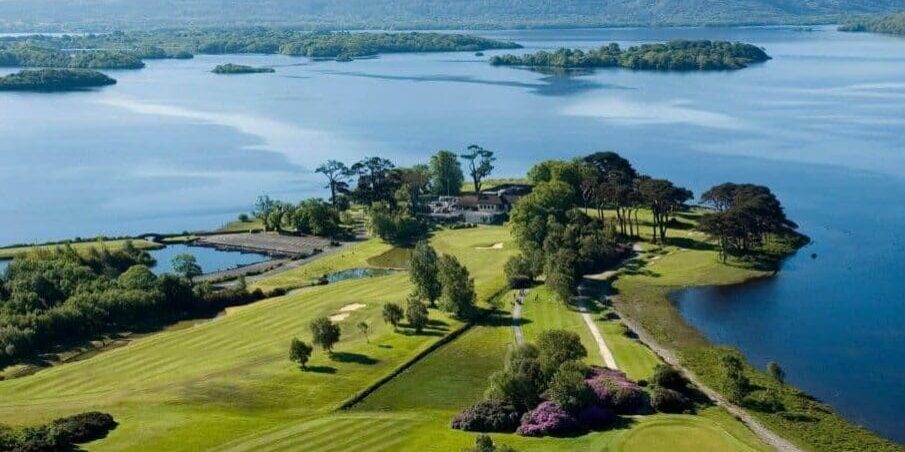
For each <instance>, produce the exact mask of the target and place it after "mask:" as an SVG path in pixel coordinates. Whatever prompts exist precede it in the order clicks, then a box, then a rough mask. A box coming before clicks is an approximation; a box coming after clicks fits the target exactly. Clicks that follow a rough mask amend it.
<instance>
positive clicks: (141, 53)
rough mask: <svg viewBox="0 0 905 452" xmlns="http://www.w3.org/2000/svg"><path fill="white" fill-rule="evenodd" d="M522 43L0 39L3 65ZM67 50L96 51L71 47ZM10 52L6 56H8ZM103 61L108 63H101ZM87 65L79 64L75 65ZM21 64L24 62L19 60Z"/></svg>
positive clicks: (460, 39) (163, 35)
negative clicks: (196, 55) (197, 55)
mask: <svg viewBox="0 0 905 452" xmlns="http://www.w3.org/2000/svg"><path fill="white" fill-rule="evenodd" d="M520 47H521V46H519V45H518V44H515V43H512V42H503V41H497V40H493V39H486V38H482V37H479V36H473V35H465V34H452V33H419V32H411V33H376V32H364V33H344V32H328V31H320V32H304V31H295V30H287V29H275V28H260V27H259V28H242V29H224V28H220V29H194V30H155V31H133V32H114V33H104V34H81V35H76V34H74V35H62V36H59V35H40V36H35V35H32V36H27V37H7V38H0V49H4V48H5V50H0V65H9V66H42V67H87V68H100V67H105V68H112V66H110V65H113V64H117V65H118V68H129V69H132V68H138V67H143V66H144V63H142V62H141V59H142V58H148V59H161V58H178V59H182V58H191V56H192V55H194V54H205V55H222V54H245V53H265V54H275V53H280V54H283V55H290V56H305V57H311V58H337V57H341V56H343V57H366V56H374V55H377V54H381V53H405V52H458V51H469V52H473V51H478V50H489V49H517V48H520ZM65 49H86V50H90V51H80V52H69V51H65ZM4 55H5V58H4ZM101 61H103V62H104V63H103V64H105V66H97V64H101V63H100V62H101ZM75 62H78V64H82V66H73V64H76V63H75ZM13 63H18V64H13Z"/></svg>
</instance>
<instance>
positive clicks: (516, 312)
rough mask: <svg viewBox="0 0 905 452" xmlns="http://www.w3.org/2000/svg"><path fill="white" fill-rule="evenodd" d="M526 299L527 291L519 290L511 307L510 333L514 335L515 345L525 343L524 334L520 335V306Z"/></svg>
mask: <svg viewBox="0 0 905 452" xmlns="http://www.w3.org/2000/svg"><path fill="white" fill-rule="evenodd" d="M527 297H528V289H521V290H519V291H518V294H517V295H516V297H515V305H514V306H513V307H512V332H513V333H515V343H516V344H517V345H522V344H524V343H525V334H524V333H522V304H524V303H525V298H527Z"/></svg>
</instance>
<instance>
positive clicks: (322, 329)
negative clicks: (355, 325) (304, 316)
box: [309, 317, 341, 353]
mask: <svg viewBox="0 0 905 452" xmlns="http://www.w3.org/2000/svg"><path fill="white" fill-rule="evenodd" d="M309 327H310V329H311V336H312V337H313V339H312V342H314V345H319V346H320V347H321V348H323V349H324V351H326V352H329V353H332V352H333V346H334V345H336V343H337V342H339V337H340V334H341V331H340V329H339V325H337V324H335V323H333V322H331V321H330V319H328V318H326V317H320V318H317V319H314V320H312V321H311V324H310V325H309Z"/></svg>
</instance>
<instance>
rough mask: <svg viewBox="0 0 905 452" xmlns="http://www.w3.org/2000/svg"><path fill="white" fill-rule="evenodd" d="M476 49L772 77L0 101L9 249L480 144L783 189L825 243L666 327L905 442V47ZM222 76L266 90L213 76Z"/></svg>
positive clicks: (583, 40) (430, 84) (801, 33)
mask: <svg viewBox="0 0 905 452" xmlns="http://www.w3.org/2000/svg"><path fill="white" fill-rule="evenodd" d="M480 34H482V35H484V36H488V37H497V38H501V39H510V40H515V41H517V42H519V43H522V44H523V45H525V46H526V49H524V50H523V51H525V52H529V51H533V50H536V49H555V48H557V47H560V46H568V47H582V48H590V47H594V46H598V45H601V44H604V43H607V42H610V41H617V42H619V43H620V44H622V45H631V44H637V43H641V42H651V41H662V40H667V39H672V38H689V39H703V38H708V39H728V40H740V41H746V42H751V43H754V44H758V45H761V46H764V47H765V48H766V49H767V51H768V53H769V54H770V55H772V56H773V57H774V59H773V60H772V61H770V62H767V63H765V64H762V65H757V66H754V67H751V68H749V69H745V70H742V71H737V72H711V73H650V72H632V71H628V70H622V69H607V70H598V71H595V72H592V73H584V74H573V75H572V76H555V75H545V74H542V73H538V72H532V71H527V70H522V69H516V68H508V67H491V66H490V65H488V64H486V62H485V60H486V58H487V57H490V56H491V55H493V54H495V53H499V52H485V53H486V54H487V57H476V56H474V55H472V54H471V53H439V54H417V55H385V56H382V57H380V58H375V59H367V60H359V61H355V62H351V63H338V62H332V61H330V62H311V61H308V60H307V59H304V58H291V57H284V56H279V55H243V56H201V57H198V58H196V59H194V60H187V61H149V62H148V67H147V68H146V69H143V70H139V71H108V72H109V73H110V75H111V76H113V77H115V78H116V79H118V81H119V84H117V85H116V86H112V87H108V88H104V89H101V90H98V91H91V92H79V93H61V94H29V93H16V94H9V93H8V94H2V95H0V136H2V137H3V140H0V199H3V202H2V204H0V213H2V214H4V216H5V217H7V218H11V219H15V220H14V221H7V222H6V223H5V226H4V228H3V229H2V230H0V243H10V242H35V241H44V240H51V239H64V238H68V237H72V236H76V235H80V236H83V237H84V236H93V235H97V234H105V235H119V234H129V233H141V232H149V231H161V232H168V231H182V230H185V229H200V228H213V227H217V226H219V225H221V224H224V223H225V222H227V221H229V220H231V219H232V218H235V216H236V215H237V214H238V213H240V212H243V211H248V210H249V209H250V208H251V205H252V203H253V201H254V198H255V197H256V196H257V195H259V194H264V193H267V194H270V195H271V196H273V197H277V198H285V199H293V200H298V199H300V198H302V197H304V196H311V195H319V196H327V193H326V191H325V190H323V188H322V187H323V185H324V181H323V180H321V178H320V177H318V175H316V174H314V173H313V172H312V170H313V168H315V167H316V166H317V165H318V164H320V163H321V162H323V161H325V160H327V159H342V160H346V161H347V162H351V161H354V160H357V159H360V158H362V157H364V156H370V155H380V156H384V157H387V158H390V159H393V160H394V161H396V162H397V163H399V164H404V165H407V164H412V163H416V162H424V161H426V160H427V158H428V156H429V155H431V154H432V153H434V152H435V151H437V150H438V149H456V150H461V149H464V148H465V147H466V146H468V145H469V144H472V143H477V144H480V145H482V146H484V147H486V148H488V149H491V150H494V151H496V153H497V156H498V158H499V160H498V165H497V170H496V174H497V175H501V176H513V175H521V174H524V172H525V171H526V170H527V169H528V168H529V167H530V166H531V165H532V164H533V163H535V162H536V161H538V160H541V159H547V158H568V157H572V156H577V155H581V154H586V153H589V152H592V151H598V150H608V149H612V150H616V151H618V152H620V153H622V154H623V155H624V156H626V157H628V158H630V159H631V160H632V161H633V162H634V163H635V165H636V166H637V167H638V168H639V169H640V170H642V171H644V172H647V173H650V174H653V175H658V176H663V177H668V178H670V179H673V180H675V181H676V182H679V183H681V184H684V185H685V186H687V187H689V188H691V189H693V190H694V191H695V193H698V194H700V193H701V192H702V191H703V190H705V189H706V188H708V187H710V186H711V185H714V184H717V183H721V182H725V181H735V182H753V183H761V184H766V185H769V186H770V187H772V188H773V189H774V191H775V192H776V193H777V194H778V195H779V196H780V197H781V199H782V200H783V202H784V204H785V205H786V207H787V210H788V213H789V216H790V217H791V218H793V219H794V220H796V221H797V222H799V224H800V225H801V227H802V231H803V232H805V233H806V234H808V235H809V236H811V237H812V238H813V240H814V243H813V244H812V245H811V246H809V247H808V248H806V249H804V250H803V251H802V252H801V253H799V254H798V255H796V256H795V257H793V258H791V259H789V260H788V261H787V262H786V263H785V265H784V267H783V271H782V273H781V274H780V275H779V277H777V278H774V279H771V280H769V281H763V282H759V283H756V284H749V285H746V286H742V287H738V288H731V289H719V290H717V289H702V290H695V291H690V292H685V293H683V294H681V295H677V296H676V303H677V306H679V308H680V309H681V311H682V312H683V313H684V314H685V315H686V316H687V318H688V319H689V321H690V322H691V323H692V324H694V325H695V326H697V327H699V328H700V329H702V331H704V332H705V333H706V334H707V335H708V336H709V337H711V338H713V339H714V340H715V341H717V342H720V343H725V344H732V345H736V346H739V347H740V348H741V349H742V350H744V351H745V353H746V354H747V355H748V356H749V357H750V358H751V360H752V362H753V363H755V364H757V365H763V364H764V363H765V362H766V361H768V360H776V361H778V362H780V363H781V364H782V365H783V367H785V368H786V370H787V372H788V380H789V381H790V382H792V383H794V384H795V385H797V386H800V387H802V388H803V389H805V390H807V391H808V392H810V393H812V394H814V395H815V396H817V397H819V398H820V399H823V400H825V401H827V402H828V403H830V404H832V405H833V406H834V407H835V408H836V409H837V410H839V411H840V412H841V413H842V414H843V415H845V416H847V417H848V418H850V419H852V420H854V421H856V422H859V423H862V424H865V425H867V426H869V427H870V428H872V429H874V430H876V431H878V432H880V433H882V434H884V435H886V436H888V437H891V438H894V439H897V440H898V441H905V421H903V418H902V416H900V415H899V413H898V412H896V411H897V410H896V409H897V408H900V407H902V406H905V337H903V335H905V333H903V331H905V329H903V328H902V327H901V325H902V324H903V323H905V281H903V278H902V277H901V275H903V274H905V243H903V240H902V238H901V237H900V236H899V235H898V233H899V232H901V231H903V230H905V153H903V138H902V137H903V136H905V39H901V38H893V37H887V36H878V35H870V34H843V33H838V32H836V31H834V30H833V29H832V28H831V27H821V28H815V29H813V30H810V29H800V28H783V27H765V28H708V29H695V28H687V29H653V30H649V29H612V30H565V31H563V30H534V31H493V32H481V33H480ZM519 52H521V51H519ZM227 62H233V63H239V64H249V65H269V66H274V67H275V68H276V70H277V72H276V73H274V74H257V75H248V76H218V75H214V74H211V73H210V72H209V71H210V70H211V69H212V68H213V67H214V66H215V65H217V64H221V63H227ZM6 72H12V71H11V70H4V72H2V73H6ZM812 253H816V255H817V258H816V259H812V258H811V257H810V255H811V254H812Z"/></svg>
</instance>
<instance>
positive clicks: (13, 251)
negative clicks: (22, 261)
mask: <svg viewBox="0 0 905 452" xmlns="http://www.w3.org/2000/svg"><path fill="white" fill-rule="evenodd" d="M126 242H127V240H106V241H90V242H78V243H71V244H69V245H70V246H71V247H72V248H73V249H74V250H76V251H78V252H86V251H88V249H90V248H97V247H101V246H106V247H107V248H108V249H110V250H117V249H120V248H122V247H123V245H124V244H125V243H126ZM132 244H133V245H135V247H136V248H138V249H143V250H153V249H160V248H163V245H161V244H159V243H154V242H150V241H148V240H143V239H136V240H132ZM63 246H66V245H65V244H57V245H34V246H17V247H13V248H0V259H12V258H14V257H16V256H18V255H19V254H22V253H27V252H29V251H32V250H35V249H44V250H53V249H56V248H59V247H63Z"/></svg>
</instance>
